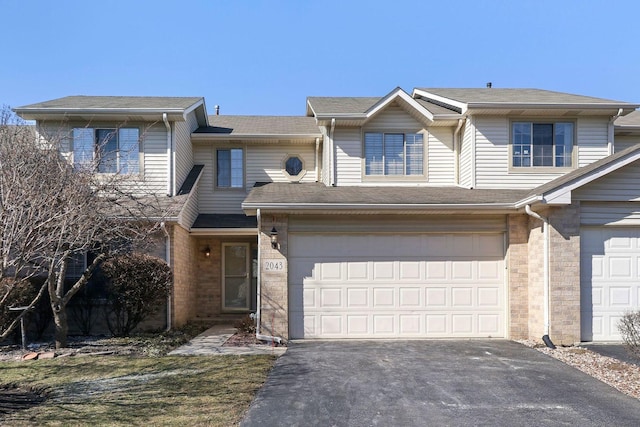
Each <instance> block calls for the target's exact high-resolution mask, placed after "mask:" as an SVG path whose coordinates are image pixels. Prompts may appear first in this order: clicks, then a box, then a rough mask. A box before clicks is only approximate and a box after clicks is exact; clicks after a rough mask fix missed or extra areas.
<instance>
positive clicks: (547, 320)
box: [524, 205, 556, 348]
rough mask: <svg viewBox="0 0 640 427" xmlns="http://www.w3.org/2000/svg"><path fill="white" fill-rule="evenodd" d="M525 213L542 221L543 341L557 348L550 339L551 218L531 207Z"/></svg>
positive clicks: (525, 208) (548, 345)
mask: <svg viewBox="0 0 640 427" xmlns="http://www.w3.org/2000/svg"><path fill="white" fill-rule="evenodd" d="M524 211H525V212H526V213H527V215H529V216H531V217H533V218H536V219H539V220H540V221H542V233H543V235H544V245H543V256H542V260H543V261H542V262H543V267H542V271H543V285H542V286H543V289H542V293H543V295H542V298H543V304H542V307H543V317H544V335H543V336H542V341H543V342H544V343H545V344H546V346H547V347H549V348H556V346H555V345H554V344H553V342H551V339H550V338H549V330H550V323H551V322H550V315H549V294H550V292H549V287H550V283H549V218H545V217H543V216H542V215H540V214H539V213H537V212H534V211H532V210H531V205H525V207H524Z"/></svg>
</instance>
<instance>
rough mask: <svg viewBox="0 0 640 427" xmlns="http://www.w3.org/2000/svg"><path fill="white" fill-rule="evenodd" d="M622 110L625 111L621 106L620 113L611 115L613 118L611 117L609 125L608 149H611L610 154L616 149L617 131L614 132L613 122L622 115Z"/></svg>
mask: <svg viewBox="0 0 640 427" xmlns="http://www.w3.org/2000/svg"><path fill="white" fill-rule="evenodd" d="M622 112H623V110H622V108H619V109H618V114H616V115H615V116H611V118H610V119H609V126H608V127H607V149H608V151H609V155H612V154H613V152H614V150H615V146H614V139H615V133H614V126H613V122H615V121H616V119H617V118H618V117H620V116H621V115H622Z"/></svg>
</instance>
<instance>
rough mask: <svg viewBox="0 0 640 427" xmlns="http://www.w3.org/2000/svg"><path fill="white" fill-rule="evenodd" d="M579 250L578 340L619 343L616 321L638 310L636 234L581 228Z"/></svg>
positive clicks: (639, 236)
mask: <svg viewBox="0 0 640 427" xmlns="http://www.w3.org/2000/svg"><path fill="white" fill-rule="evenodd" d="M580 250H581V273H580V283H581V297H580V302H581V316H582V321H581V325H582V326H581V327H582V340H584V341H614V340H616V341H617V340H620V339H621V337H620V335H619V333H618V328H617V324H618V321H619V319H620V317H621V316H622V315H623V314H624V312H626V311H628V310H634V309H638V308H640V307H639V302H640V299H639V298H638V296H639V295H640V267H639V263H640V230H638V229H637V228H606V227H600V228H583V229H582V231H581V234H580Z"/></svg>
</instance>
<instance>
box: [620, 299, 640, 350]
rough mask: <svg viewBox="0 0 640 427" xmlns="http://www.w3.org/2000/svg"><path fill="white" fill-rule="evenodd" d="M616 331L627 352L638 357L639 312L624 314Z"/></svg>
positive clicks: (639, 336)
mask: <svg viewBox="0 0 640 427" xmlns="http://www.w3.org/2000/svg"><path fill="white" fill-rule="evenodd" d="M618 331H619V332H620V335H622V340H623V341H624V343H625V345H626V347H627V350H629V351H630V352H631V353H633V354H635V355H636V356H640V310H638V311H629V312H627V313H625V314H624V316H622V318H621V319H620V320H619V321H618Z"/></svg>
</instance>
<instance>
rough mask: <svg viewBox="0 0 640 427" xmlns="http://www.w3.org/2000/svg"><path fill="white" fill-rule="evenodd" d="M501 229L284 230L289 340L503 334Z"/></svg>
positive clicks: (503, 304)
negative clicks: (401, 232) (426, 231)
mask: <svg viewBox="0 0 640 427" xmlns="http://www.w3.org/2000/svg"><path fill="white" fill-rule="evenodd" d="M503 246H504V243H503V234H418V235H375V234H351V235H336V234H333V235H331V234H303V233H299V234H294V233H292V234H290V235H289V255H290V257H289V298H290V299H289V308H290V318H289V327H290V334H291V336H292V338H411V337H504V336H505V301H504V300H505V291H504V289H505V285H504V249H503Z"/></svg>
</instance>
